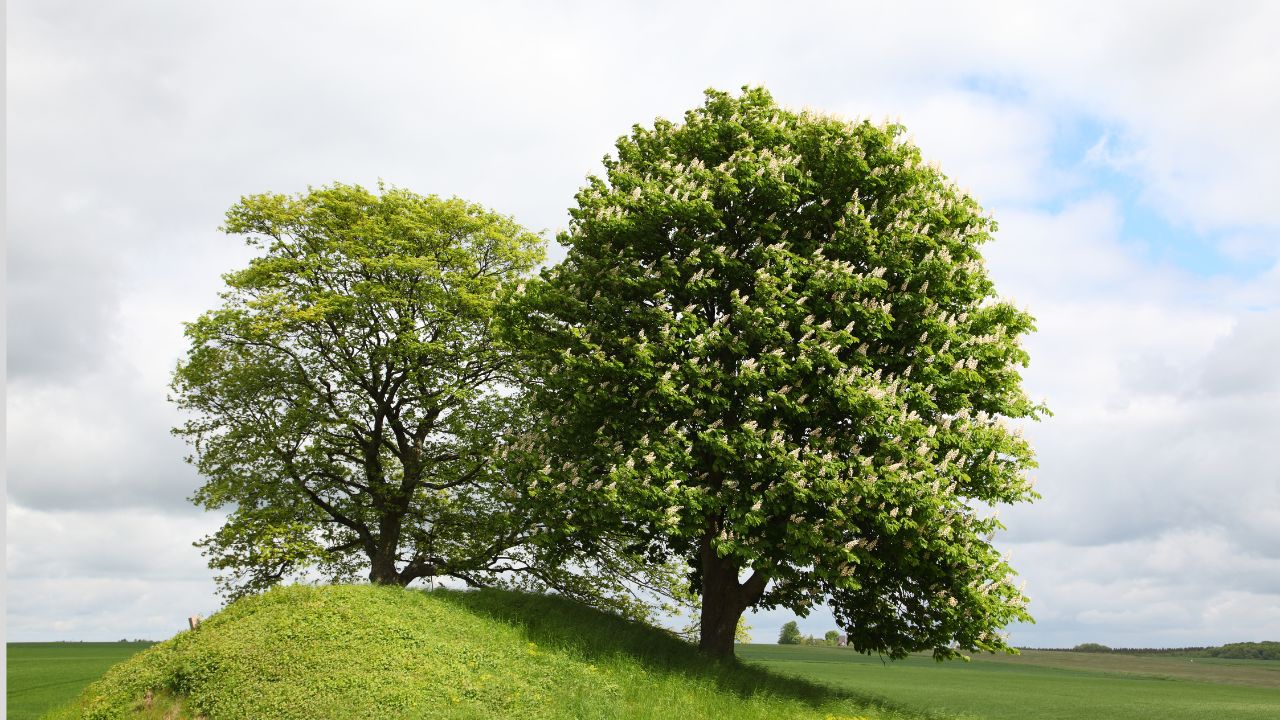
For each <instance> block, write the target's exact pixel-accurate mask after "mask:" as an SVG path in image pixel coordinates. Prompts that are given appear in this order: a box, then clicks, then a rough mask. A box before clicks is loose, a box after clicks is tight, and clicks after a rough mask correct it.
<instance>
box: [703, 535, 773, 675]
mask: <svg viewBox="0 0 1280 720" xmlns="http://www.w3.org/2000/svg"><path fill="white" fill-rule="evenodd" d="M717 532H718V529H717ZM712 537H714V535H712V534H710V533H708V534H707V535H704V536H703V538H702V543H701V545H702V547H701V552H700V555H701V557H700V560H701V564H702V617H701V623H700V631H699V636H698V649H699V650H701V651H702V652H704V653H706V654H708V655H711V656H712V657H718V658H731V657H733V638H734V634H735V633H736V632H737V630H738V620H739V618H741V617H742V613H743V612H744V611H745V610H746V609H747V608H748V607H750V606H751V605H752V604H754V603H755V601H756V600H759V599H760V596H761V595H762V594H764V588H765V585H766V584H767V583H768V580H767V579H766V578H765V577H764V576H763V574H761V573H760V572H759V571H757V572H755V573H752V575H751V577H750V578H749V579H748V580H747V581H746V582H745V583H739V582H738V572H739V571H740V570H741V567H740V566H739V565H738V563H737V562H736V561H734V560H731V559H727V558H722V557H720V556H719V555H717V554H716V552H715V549H714V548H713V547H712V546H711V539H712Z"/></svg>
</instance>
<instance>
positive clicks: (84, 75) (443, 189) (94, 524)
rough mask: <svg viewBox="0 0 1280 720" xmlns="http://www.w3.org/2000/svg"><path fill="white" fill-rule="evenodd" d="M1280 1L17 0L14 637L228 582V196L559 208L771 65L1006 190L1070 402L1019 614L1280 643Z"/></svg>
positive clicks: (1030, 517) (208, 606)
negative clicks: (203, 439)
mask: <svg viewBox="0 0 1280 720" xmlns="http://www.w3.org/2000/svg"><path fill="white" fill-rule="evenodd" d="M1277 27H1280V4H1276V3H1266V2H1252V3H1251V2H1231V1H1224V2H1217V3H1202V2H1198V3H1193V2H1170V1H1168V0H1165V1H1162V2H1128V3H1098V2H1082V1H1080V0H1075V1H1073V2H1065V3H1021V2H986V3H963V4H961V3H945V4H944V3H936V4H922V3H912V2H901V3H884V2H845V3H816V2H796V3H787V4H779V3H763V2H761V3H752V2H678V3H676V2H653V1H649V2H617V3H599V2H560V3H555V4H552V3H539V2H524V3H520V2H484V3H432V2H411V3H397V2H368V3H351V2H343V3H331V2H315V1H310V2H272V3H259V2H239V1H230V2H229V1H227V0H220V1H218V2H213V1H207V0H202V1H196V2H183V3H172V2H161V1H156V2H130V1H128V0H122V1H119V2H111V3H99V2H91V1H89V0H81V1H79V2H65V1H64V2H59V1H57V0H40V1H38V2H37V1H35V0H10V1H9V3H8V8H7V24H6V36H7V37H6V40H7V63H6V76H7V77H6V105H5V115H6V127H7V135H6V172H7V190H6V202H7V212H6V217H5V221H6V283H7V284H6V308H7V311H6V334H7V337H6V348H7V353H6V386H5V413H6V414H5V443H6V447H5V476H6V493H5V514H4V523H5V564H6V568H5V569H6V595H5V601H6V605H7V608H6V610H7V613H6V625H5V633H6V638H7V639H8V640H9V641H19V640H59V639H69V640H116V639H119V638H126V637H127V638H150V639H162V638H165V637H169V636H170V635H172V634H173V633H174V632H176V631H177V630H179V629H182V628H183V627H184V626H185V622H186V620H185V619H186V617H187V616H188V615H192V614H196V613H200V614H205V615H207V614H208V613H210V612H212V611H214V610H216V609H217V608H218V607H219V604H220V601H219V599H218V598H217V597H216V596H215V594H214V585H213V581H212V579H211V573H210V571H209V570H208V569H207V568H206V566H205V563H204V559H203V558H201V557H200V554H199V551H198V550H196V549H194V548H193V547H192V546H191V543H192V542H193V541H194V540H196V539H198V538H199V537H201V536H203V535H205V534H207V533H209V532H211V531H212V530H213V529H215V528H216V527H218V525H219V522H220V519H221V518H220V517H219V516H217V515H214V514H209V513H204V512H202V511H199V510H197V509H196V508H195V507H194V506H192V505H191V504H190V503H189V502H188V501H187V500H186V498H187V497H188V496H190V495H191V493H192V492H193V491H194V490H195V488H196V487H198V486H199V484H200V479H199V477H198V476H197V475H196V474H195V473H194V471H193V470H192V469H191V468H190V467H189V466H188V465H186V464H185V463H184V461H183V458H184V456H185V455H186V454H187V449H186V448H185V447H184V445H183V444H182V443H181V441H179V440H177V439H175V438H173V437H171V436H170V434H169V428H171V427H172V426H173V425H174V424H175V423H176V421H177V418H178V415H177V413H176V411H175V410H174V409H173V408H172V406H171V405H170V404H169V403H168V402H167V401H166V391H167V385H168V380H169V375H170V373H171V372H172V370H173V368H174V365H175V363H176V362H177V360H178V358H179V357H181V355H182V354H183V352H184V350H185V343H184V341H183V337H182V323H183V322H184V321H189V320H193V319H194V318H196V317H197V316H198V315H199V314H200V313H201V312H203V311H205V310H207V309H210V308H212V307H214V306H215V305H216V304H217V302H218V297H217V293H218V291H219V287H220V284H221V279H220V275H221V274H222V273H224V272H227V271H230V270H233V269H236V268H238V267H241V266H243V265H244V264H246V262H247V261H248V259H249V257H250V255H249V251H248V249H246V248H245V247H244V246H243V245H242V244H241V243H240V242H239V241H238V240H237V239H236V238H233V237H228V236H225V235H222V234H221V233H220V232H219V231H218V226H219V225H220V223H221V219H222V215H223V213H224V212H225V211H226V209H227V208H228V207H229V206H231V205H232V204H233V203H234V202H236V200H237V199H238V198H239V197H240V196H241V195H245V194H250V193H259V192H268V191H270V192H283V193H297V192H302V191H304V190H305V189H306V188H307V187H308V186H315V185H321V184H325V183H329V182H334V181H341V182H348V183H361V184H364V185H366V186H372V185H374V184H376V183H377V182H378V181H379V180H384V181H386V182H387V183H390V184H393V185H397V186H400V187H404V188H407V189H410V190H413V191H415V192H419V193H423V194H439V195H458V196H460V197H463V198H466V199H468V200H472V201H475V202H479V203H482V204H484V205H487V206H489V207H492V208H494V209H497V210H499V211H501V212H504V213H508V214H511V215H513V216H514V217H515V218H516V219H517V220H519V221H520V222H521V223H523V224H524V225H526V226H527V227H530V228H532V229H535V230H542V231H546V232H547V234H548V237H551V236H553V235H554V233H555V232H556V231H557V230H558V229H560V228H563V227H564V226H565V225H566V224H567V222H568V214H567V208H568V206H569V205H570V203H571V202H572V199H573V194H574V192H575V191H576V190H577V188H579V187H580V186H581V185H582V184H583V183H584V179H585V177H586V175H587V174H588V173H593V172H599V171H600V169H601V158H602V157H603V156H605V155H606V154H607V153H609V152H610V151H611V150H612V149H613V142H614V141H615V140H616V139H617V138H618V137H619V136H621V135H623V134H625V133H627V132H628V131H629V129H630V128H631V126H632V125H633V124H637V123H639V124H645V125H647V124H651V123H652V122H653V119H654V118H655V117H666V118H671V119H679V118H680V116H681V114H682V113H683V112H684V111H685V110H686V109H689V108H691V107H695V106H697V105H699V104H700V103H701V100H702V92H703V90H704V89H706V88H708V87H714V88H718V89H722V90H736V89H738V88H740V87H742V86H743V85H748V84H750V85H757V84H763V85H764V86H766V87H767V88H768V89H769V90H770V91H771V92H772V93H773V94H774V96H775V98H776V99H777V100H778V101H779V102H781V103H783V104H785V105H788V106H791V107H795V108H815V109H819V110H823V111H826V112H832V113H839V114H844V115H847V116H850V117H869V118H872V119H875V120H880V119H883V118H891V119H896V120H898V121H900V122H901V123H902V124H904V125H905V126H906V127H907V129H908V132H909V133H910V134H911V136H912V138H913V140H914V142H915V143H916V144H917V145H919V147H920V148H921V150H922V152H923V154H924V155H925V157H926V158H929V159H932V160H936V161H937V162H938V163H939V164H940V165H941V167H942V169H943V171H944V172H945V173H947V174H948V175H949V176H950V177H952V178H953V179H955V180H956V182H957V183H958V184H959V185H961V186H962V187H966V188H968V190H969V191H970V192H971V193H972V194H973V195H974V196H975V197H977V198H978V199H979V201H980V202H982V203H983V205H984V207H986V208H987V209H989V210H991V211H992V212H993V214H994V216H995V218H996V220H997V222H998V223H999V226H1000V229H999V232H998V233H997V235H996V239H995V241H994V242H992V243H991V244H989V245H988V246H986V249H985V255H986V257H987V261H988V266H989V268H990V271H991V273H992V276H993V278H994V279H995V282H996V287H997V289H998V291H999V292H1000V293H1001V294H1002V295H1003V296H1005V297H1009V298H1012V299H1014V300H1015V301H1016V302H1017V303H1018V304H1019V305H1020V306H1023V307H1025V308H1027V309H1029V310H1030V312H1031V313H1032V314H1033V315H1035V317H1036V318H1037V320H1038V332H1037V333H1036V334H1035V335H1034V336H1032V337H1030V338H1029V339H1028V340H1027V343H1026V346H1027V348H1028V350H1029V352H1030V354H1031V358H1032V361H1031V366H1030V367H1029V368H1028V369H1027V371H1026V372H1025V373H1024V378H1025V385H1026V388H1027V390H1028V392H1029V393H1030V394H1031V396H1032V397H1034V398H1037V399H1040V398H1043V399H1045V400H1046V401H1047V402H1048V404H1049V406H1050V408H1051V409H1052V410H1053V412H1054V415H1053V417H1051V418H1049V419H1047V420H1044V421H1042V422H1040V423H1038V424H1036V425H1034V426H1032V427H1031V428H1029V431H1028V435H1029V437H1030V438H1031V440H1032V442H1033V444H1034V446H1035V447H1036V448H1037V450H1038V455H1039V461H1040V468H1039V470H1037V471H1036V473H1035V475H1036V478H1037V481H1038V484H1037V488H1038V490H1039V491H1040V492H1041V493H1042V495H1043V499H1042V500H1040V501H1039V502H1037V503H1035V504H1032V505H1025V506H1018V507H1015V508H1006V509H1005V510H1004V511H1003V512H1002V515H1001V517H1002V519H1003V521H1004V522H1005V524H1006V525H1007V528H1008V529H1007V530H1006V531H1005V532H1003V533H1002V534H1000V535H999V536H998V539H997V544H998V545H999V546H1000V547H1001V548H1002V549H1003V550H1006V551H1008V552H1009V553H1010V554H1011V556H1012V564H1013V566H1014V567H1015V568H1016V569H1017V570H1018V571H1019V572H1020V573H1021V576H1022V579H1025V580H1026V583H1027V584H1026V592H1027V594H1028V595H1029V596H1030V597H1031V598H1032V602H1031V605H1030V610H1031V613H1032V614H1033V615H1034V616H1035V617H1036V620H1037V622H1036V624H1034V625H1018V626H1014V627H1012V628H1010V631H1011V637H1012V642H1013V643H1014V644H1017V645H1022V646H1030V647H1069V646H1073V645H1075V644H1078V643H1082V642H1101V643H1105V644H1108V645H1112V646H1126V647H1135V646H1137V647H1157V646H1186V645H1207V644H1218V643H1223V642H1234V641H1245V640H1264V639H1270V640H1280V469H1278V468H1280V464H1277V462H1276V451H1277V445H1280V362H1277V361H1276V357H1277V355H1280V210H1277V205H1276V198H1277V197H1280V174H1278V173H1277V168H1278V167H1280V132H1277V130H1276V127H1275V122H1276V121H1275V119H1276V118H1277V117H1280V92H1278V91H1277V90H1276V87H1280V45H1278V44H1276V43H1275V42H1274V38H1273V35H1274V30H1275V28H1277ZM550 254H551V257H552V259H553V260H558V259H559V258H562V257H563V254H564V253H563V250H562V249H558V248H553V249H552V251H551V253H550ZM791 619H793V617H792V615H791V614H790V613H789V612H786V611H771V612H764V613H759V614H756V615H754V616H753V617H751V618H749V622H750V624H751V625H752V628H753V630H752V632H753V636H754V639H755V640H756V641H758V642H772V641H773V640H774V639H776V637H777V633H778V629H779V627H780V626H781V625H782V624H783V623H784V622H786V621H788V620H791ZM800 625H801V628H802V630H804V631H805V632H809V633H813V634H818V635H820V634H821V633H822V632H824V631H826V630H828V629H832V628H833V627H834V621H833V620H831V616H830V614H829V613H827V612H826V611H825V610H823V611H818V612H815V613H813V614H812V615H810V616H809V617H807V618H804V619H802V620H801V621H800Z"/></svg>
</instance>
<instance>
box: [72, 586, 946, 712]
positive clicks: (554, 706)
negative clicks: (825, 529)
mask: <svg viewBox="0 0 1280 720" xmlns="http://www.w3.org/2000/svg"><path fill="white" fill-rule="evenodd" d="M51 717H56V718H69V717H85V718H138V717H156V718H161V717H164V718H179V717H186V718H196V717H204V718H210V719H211V720H220V719H222V718H308V719H310V718H370V717H379V718H400V717H404V718H416V717H424V718H431V717H441V718H509V717H519V718H654V719H655V720H657V719H663V720H666V719H669V718H819V719H821V720H835V719H841V720H844V719H852V718H884V719H889V718H893V719H895V720H918V719H919V718H921V717H922V716H920V715H918V714H914V713H910V712H907V711H904V710H900V709H895V708H891V707H887V706H885V705H884V704H882V703H877V702H876V701H875V700H874V699H872V698H864V697H859V696H856V695H851V694H847V693H841V692H838V691H836V690H833V689H831V688H828V687H825V686H819V685H811V684H808V683H804V682H802V681H797V680H793V679H789V678H784V677H781V676H777V675H773V674H770V673H768V672H767V671H764V670H761V669H758V668H754V667H750V666H746V665H742V664H740V663H737V662H714V661H710V660H707V659H706V658H703V657H702V656H700V655H699V654H698V653H697V652H696V651H695V650H694V649H693V648H692V647H690V646H689V645H688V644H686V643H684V642H681V641H680V640H677V639H675V638H674V637H671V636H670V635H668V634H667V633H664V632H662V631H660V630H656V629H653V628H650V627H646V626H643V625H638V624H635V623H630V622H627V621H625V620H622V619H620V618H617V617H614V616H612V615H608V614H604V613H600V612H597V611H595V610H591V609H589V608H586V607H583V606H581V605H578V604H575V603H572V602H569V601H566V600H564V599H561V598H556V597H545V596H537V595H523V594H518V593H506V592H496V591H482V592H445V591H436V592H433V593H425V592H418V591H412V590H401V589H399V588H385V587H370V586H335V587H318V588H317V587H304V586H298V587H290V588H279V589H276V590H272V591H270V592H268V593H265V594H263V595H261V596H258V597H253V598H248V599H245V600H242V601H239V602H236V603H234V604H232V605H231V606H229V607H228V608H227V609H225V610H223V611H222V612H220V613H218V614H216V615H214V616H213V617H211V618H209V619H208V620H206V621H205V622H204V623H202V624H201V626H200V627H199V628H198V629H197V630H195V631H191V632H184V633H181V634H179V635H178V636H176V637H174V638H173V639H171V640H169V641H167V642H164V643H160V644H158V645H156V646H154V647H152V648H150V649H149V650H146V651H144V652H142V653H140V654H139V655H137V656H135V657H133V658H132V659H130V660H129V661H127V662H124V663H122V664H120V665H117V666H116V667H114V668H112V669H111V670H110V671H108V672H107V674H106V675H105V676H103V678H102V679H101V680H99V681H98V682H96V683H94V684H92V685H90V686H89V687H88V688H87V689H86V690H85V691H84V693H83V695H82V696H81V697H80V699H79V700H78V701H77V702H76V703H74V704H73V705H70V706H67V707H65V708H63V709H62V710H59V711H57V712H55V713H54V714H53V715H52V716H51Z"/></svg>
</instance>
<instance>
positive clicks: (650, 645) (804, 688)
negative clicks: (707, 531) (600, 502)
mask: <svg viewBox="0 0 1280 720" xmlns="http://www.w3.org/2000/svg"><path fill="white" fill-rule="evenodd" d="M431 596H432V597H433V598H436V599H439V600H442V601H444V602H447V603H449V604H452V605H454V606H456V607H458V608H461V609H464V610H467V611H469V612H472V613H474V614H477V615H481V616H484V617H488V618H492V619H494V620H497V621H500V622H503V623H506V624H509V625H512V626H514V627H517V628H519V629H520V630H521V631H522V632H523V633H524V634H525V636H526V637H528V639H529V641H530V642H534V643H537V644H538V645H539V646H541V647H544V648H556V649H559V650H563V651H566V652H568V653H571V654H573V655H576V656H578V657H581V658H583V659H584V660H588V661H599V660H608V659H615V658H624V659H632V660H635V661H637V662H639V663H641V664H642V665H643V666H644V667H645V669H646V670H649V671H651V672H655V673H669V674H683V675H686V676H690V677H695V678H698V679H701V680H706V681H710V682H711V683H713V684H714V685H715V686H716V687H717V688H719V689H720V690H722V691H724V692H728V693H733V694H735V695H737V696H739V697H742V698H749V697H752V696H773V697H780V698H786V699H789V700H795V701H799V702H802V703H805V704H807V705H809V706H811V707H813V708H822V707H823V706H826V705H830V704H831V703H834V702H839V701H852V702H854V703H857V704H858V705H862V706H865V707H869V708H875V709H877V710H880V711H884V712H889V713H896V714H902V715H906V716H908V717H916V718H931V717H934V715H932V714H929V713H924V712H921V711H920V710H918V709H915V708H906V707H903V706H901V705H897V704H894V703H891V702H889V701H887V700H885V699H884V698H882V697H878V696H875V695H864V694H861V693H855V692H850V691H847V690H842V689H838V688H834V687H831V686H829V685H823V684H819V683H813V682H809V681H807V680H802V679H799V678H795V677H790V676H786V675H781V674H778V673H774V672H770V671H769V670H766V669H764V668H760V667H756V666H754V665H749V664H747V663H744V662H742V661H740V660H737V659H727V660H715V659H712V658H709V657H707V656H705V655H702V654H701V653H699V652H698V650H697V648H695V647H693V646H692V645H690V644H689V643H687V642H685V641H683V640H680V639H679V638H677V637H675V636H673V635H671V634H670V633H668V632H666V631H664V630H660V629H657V628H654V627H651V626H649V625H645V624H642V623H637V622H633V621H630V620H626V619H624V618H621V617H618V616H616V615H612V614H609V613H605V612H601V611H599V610H596V609H594V608H589V607H586V606H584V605H581V604H579V603H576V602H573V601H571V600H567V599H565V598H561V597H556V596H549V595H532V594H527V593H518V592H509V591H503V590H476V591H457V590H435V591H433V592H432V593H431ZM938 717H942V716H938ZM948 717H949V716H948Z"/></svg>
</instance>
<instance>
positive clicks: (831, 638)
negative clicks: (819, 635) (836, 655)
mask: <svg viewBox="0 0 1280 720" xmlns="http://www.w3.org/2000/svg"><path fill="white" fill-rule="evenodd" d="M839 641H840V631H839V630H828V631H827V634H826V635H825V636H824V637H823V643H824V644H825V645H829V646H831V647H835V646H836V643H837V642H839Z"/></svg>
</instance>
